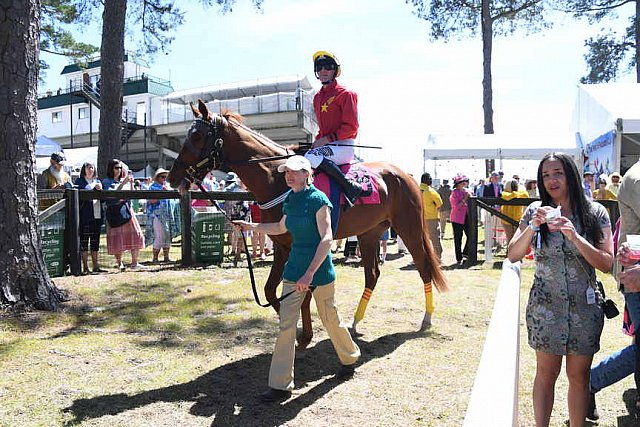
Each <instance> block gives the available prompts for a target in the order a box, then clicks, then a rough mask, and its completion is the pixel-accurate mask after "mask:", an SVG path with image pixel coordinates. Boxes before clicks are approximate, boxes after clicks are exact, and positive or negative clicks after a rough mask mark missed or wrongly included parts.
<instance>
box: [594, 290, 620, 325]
mask: <svg viewBox="0 0 640 427" xmlns="http://www.w3.org/2000/svg"><path fill="white" fill-rule="evenodd" d="M596 286H597V287H598V290H600V293H602V298H603V299H604V304H602V310H603V311H604V315H605V317H606V318H607V319H613V318H614V317H616V316H617V315H618V314H620V310H618V306H617V305H616V303H615V301H613V300H612V299H608V298H607V296H606V295H605V293H604V285H603V284H602V282H601V281H600V280H596Z"/></svg>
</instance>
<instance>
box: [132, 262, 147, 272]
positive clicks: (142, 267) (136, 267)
mask: <svg viewBox="0 0 640 427" xmlns="http://www.w3.org/2000/svg"><path fill="white" fill-rule="evenodd" d="M129 268H130V269H131V270H133V271H141V270H148V269H149V267H147V266H145V265H142V264H140V263H138V264H135V265H132V266H131V267H129Z"/></svg>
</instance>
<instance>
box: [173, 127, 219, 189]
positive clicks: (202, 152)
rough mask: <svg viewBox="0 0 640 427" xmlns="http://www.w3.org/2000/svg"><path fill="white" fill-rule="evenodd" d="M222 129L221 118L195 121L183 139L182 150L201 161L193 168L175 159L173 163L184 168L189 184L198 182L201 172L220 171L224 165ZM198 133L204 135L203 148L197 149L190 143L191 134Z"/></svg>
mask: <svg viewBox="0 0 640 427" xmlns="http://www.w3.org/2000/svg"><path fill="white" fill-rule="evenodd" d="M223 127H224V121H223V119H222V117H221V116H219V115H217V114H216V115H215V116H213V121H209V120H207V119H204V118H198V119H195V120H194V122H193V125H191V129H189V134H188V135H187V136H186V137H185V140H184V144H183V145H182V146H183V148H185V149H187V150H188V151H189V152H190V153H191V154H193V155H194V156H195V158H196V159H202V160H200V161H199V162H198V163H196V164H195V165H193V166H189V165H187V164H186V163H184V162H183V161H181V160H179V159H176V160H175V161H174V163H177V164H178V165H179V166H183V167H184V168H185V175H186V177H187V179H188V180H189V181H191V182H196V181H198V174H199V173H200V172H202V171H203V170H206V171H209V170H211V169H220V168H222V165H223V163H224V151H223V144H224V140H223V139H222V129H223ZM195 131H197V132H200V133H201V134H203V135H205V137H204V140H205V141H204V146H203V147H202V148H200V149H198V148H197V147H196V146H195V145H194V144H193V142H191V134H192V133H193V132H195Z"/></svg>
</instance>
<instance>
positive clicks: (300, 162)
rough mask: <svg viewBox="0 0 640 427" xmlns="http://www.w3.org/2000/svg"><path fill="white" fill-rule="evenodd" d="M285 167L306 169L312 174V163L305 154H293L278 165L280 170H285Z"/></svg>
mask: <svg viewBox="0 0 640 427" xmlns="http://www.w3.org/2000/svg"><path fill="white" fill-rule="evenodd" d="M285 169H291V170H292V171H299V170H302V169H304V170H306V171H307V172H309V174H311V163H309V160H307V159H306V157H303V156H291V157H289V158H288V159H287V161H286V162H285V163H283V164H281V165H280V166H278V172H284V171H285Z"/></svg>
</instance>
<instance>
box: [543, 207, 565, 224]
mask: <svg viewBox="0 0 640 427" xmlns="http://www.w3.org/2000/svg"><path fill="white" fill-rule="evenodd" d="M560 216H562V211H561V210H560V206H558V207H557V208H553V209H549V210H548V211H547V213H546V215H545V219H546V220H547V221H552V220H554V219H556V218H558V217H560Z"/></svg>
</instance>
